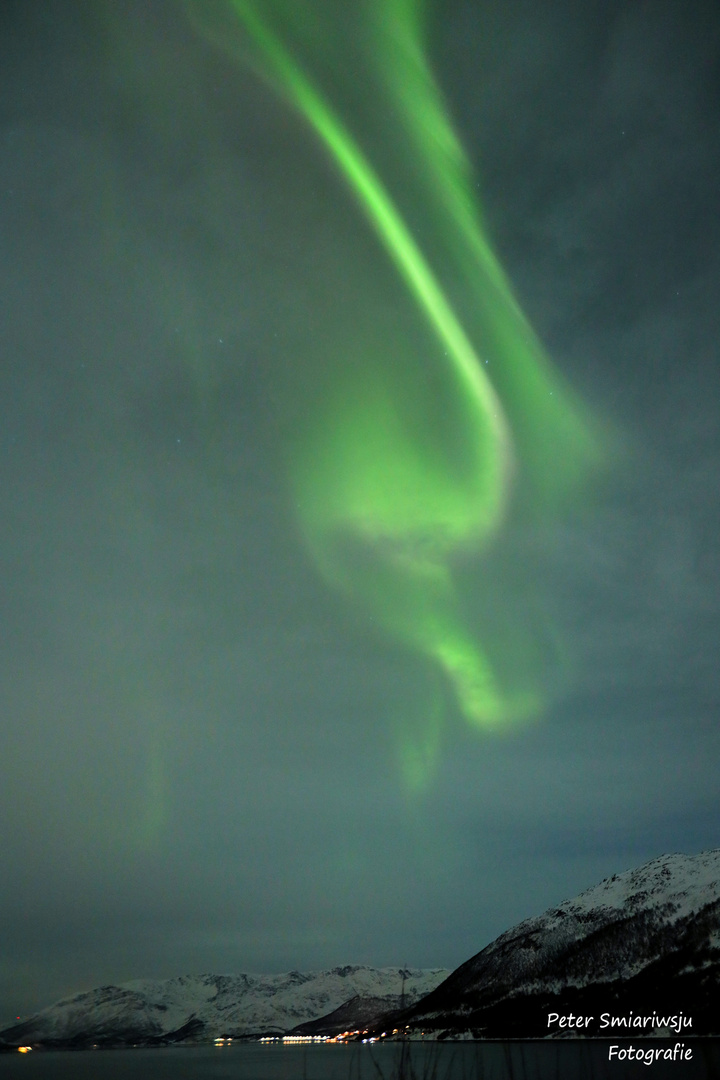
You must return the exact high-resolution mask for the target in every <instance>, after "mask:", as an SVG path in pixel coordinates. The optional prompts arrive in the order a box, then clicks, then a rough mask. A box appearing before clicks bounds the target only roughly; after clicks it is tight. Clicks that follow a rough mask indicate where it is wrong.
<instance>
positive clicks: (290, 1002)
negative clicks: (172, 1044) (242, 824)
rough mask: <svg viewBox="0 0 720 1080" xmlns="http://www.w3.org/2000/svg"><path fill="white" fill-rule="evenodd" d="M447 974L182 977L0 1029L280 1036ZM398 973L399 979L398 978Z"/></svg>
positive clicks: (352, 970)
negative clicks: (357, 1002) (351, 1004)
mask: <svg viewBox="0 0 720 1080" xmlns="http://www.w3.org/2000/svg"><path fill="white" fill-rule="evenodd" d="M447 975H448V971H447V970H444V969H435V970H431V971H420V970H417V969H406V970H405V971H404V973H403V970H402V969H400V968H369V967H341V968H333V969H332V970H330V971H314V972H299V971H291V972H289V973H288V974H285V975H185V976H180V977H179V978H175V979H166V980H163V981H152V980H149V979H138V980H135V981H133V982H128V983H123V984H122V985H120V986H101V987H99V988H98V989H96V990H89V991H87V992H86V993H82V994H76V995H75V996H73V997H70V998H64V999H63V1000H62V1001H58V1002H57V1003H56V1004H55V1005H51V1006H50V1007H49V1008H47V1009H43V1010H42V1012H39V1013H37V1014H36V1015H35V1016H32V1017H30V1018H29V1019H27V1020H25V1021H23V1022H22V1023H20V1024H16V1025H14V1026H13V1027H10V1028H7V1029H6V1030H5V1031H3V1032H0V1038H2V1039H4V1040H5V1041H6V1042H8V1043H11V1044H18V1043H30V1044H35V1043H42V1044H44V1045H46V1046H53V1045H54V1046H60V1045H62V1046H84V1045H92V1044H97V1045H119V1044H127V1043H148V1042H165V1041H180V1040H183V1039H205V1038H214V1037H216V1036H243V1035H256V1034H282V1033H285V1032H287V1031H289V1030H291V1029H292V1028H294V1027H297V1026H298V1025H299V1024H302V1023H305V1022H307V1021H309V1020H314V1019H316V1018H318V1017H320V1016H324V1015H325V1014H327V1013H330V1012H332V1011H334V1010H335V1009H337V1008H338V1007H339V1006H341V1005H343V1004H344V1003H345V1002H347V1001H348V1000H350V999H351V998H356V997H358V996H360V997H363V998H366V997H371V998H381V999H383V1001H387V1003H388V1004H387V1006H386V1007H388V1008H391V1007H393V1006H394V1007H397V1006H398V1005H399V1003H400V995H401V991H402V988H403V982H404V993H405V1000H406V1001H411V1002H415V1001H418V1000H419V998H421V997H422V996H424V995H425V994H427V993H428V992H429V991H430V990H432V989H434V988H435V987H436V986H437V984H438V983H439V982H441V981H442V980H443V979H444V978H445V977H446V976H447ZM403 976H404V977H403Z"/></svg>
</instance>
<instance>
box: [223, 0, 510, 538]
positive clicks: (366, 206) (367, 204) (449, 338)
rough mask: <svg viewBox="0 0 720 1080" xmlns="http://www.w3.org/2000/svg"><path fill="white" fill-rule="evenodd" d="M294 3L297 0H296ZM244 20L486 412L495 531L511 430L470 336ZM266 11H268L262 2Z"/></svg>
mask: <svg viewBox="0 0 720 1080" xmlns="http://www.w3.org/2000/svg"><path fill="white" fill-rule="evenodd" d="M291 2H294V3H296V2H297V0H291ZM230 3H231V5H232V7H233V8H234V10H235V11H236V13H237V15H238V16H239V18H240V19H241V20H242V21H243V23H244V24H245V26H246V28H247V30H248V31H249V32H250V34H251V35H252V37H253V38H254V39H255V41H256V42H257V44H258V45H259V47H260V48H261V50H262V52H263V54H264V56H265V57H266V58H267V60H268V62H269V64H270V65H271V66H272V68H273V70H274V74H275V75H276V77H277V78H278V80H279V81H280V83H281V85H282V86H283V87H284V89H285V90H286V92H287V94H288V96H289V97H290V99H291V100H292V101H293V103H294V104H295V105H296V107H297V108H298V109H299V110H300V111H301V112H302V113H303V115H304V116H305V117H306V119H307V120H309V122H310V123H311V124H312V126H313V127H314V129H315V131H316V132H317V134H318V135H319V136H320V139H321V140H322V142H323V143H324V144H325V146H326V147H327V149H328V150H329V151H330V153H331V154H332V156H333V157H334V159H335V161H336V163H337V165H338V166H339V168H340V170H341V172H342V173H343V175H344V177H345V179H346V180H347V181H348V182H349V183H350V185H351V187H352V188H353V190H354V191H355V194H356V196H357V198H358V201H359V202H360V205H361V207H362V208H363V210H364V211H365V213H366V214H367V216H368V218H369V219H370V221H371V223H372V224H373V226H374V227H375V229H376V231H377V233H378V235H379V237H380V239H381V240H382V242H383V244H384V245H385V247H386V249H387V251H388V253H389V255H390V257H391V258H392V260H393V261H394V263H395V265H396V266H397V268H398V270H399V271H400V273H401V274H402V276H403V278H404V279H405V281H406V282H407V284H408V286H409V288H410V289H411V291H412V292H413V294H414V295H415V298H416V300H417V301H418V303H419V304H420V305H421V307H422V308H423V309H424V311H425V314H426V316H427V318H428V320H429V322H430V324H431V326H432V328H433V330H434V331H435V333H436V335H437V337H438V338H439V340H440V343H441V344H442V345H443V346H444V347H445V348H446V349H447V351H448V355H449V357H450V358H451V359H452V361H453V362H454V364H455V367H456V370H457V373H458V375H459V377H460V379H461V380H462V383H463V385H464V386H465V390H466V392H467V393H468V394H470V395H471V396H472V397H474V398H475V399H476V401H477V405H478V407H479V408H480V409H481V410H484V414H485V422H486V424H487V426H488V427H489V429H490V430H491V431H492V434H493V436H494V442H495V452H494V454H492V455H491V460H488V461H486V463H485V469H486V470H487V473H488V475H492V481H491V483H488V485H487V487H488V492H487V501H486V507H485V510H486V525H487V526H488V527H491V526H492V525H493V524H494V523H495V521H496V520H497V517H498V515H499V513H500V511H501V508H502V503H503V495H504V484H503V481H504V479H505V475H504V473H505V453H506V452H507V449H508V447H509V438H508V431H507V425H506V423H505V420H504V416H503V412H502V407H501V405H500V402H499V400H498V398H497V395H496V394H495V391H494V390H493V387H492V385H491V383H490V381H489V380H488V378H487V377H486V375H485V373H484V372H483V370H482V368H481V366H480V363H479V360H478V357H477V355H476V353H475V350H474V349H473V347H472V345H471V343H470V341H469V339H468V337H467V335H466V333H465V331H464V330H463V328H462V326H461V325H460V323H459V322H458V320H457V318H456V317H455V314H454V312H453V310H452V308H451V307H450V305H449V303H448V302H447V300H446V298H445V296H444V295H443V292H442V290H441V288H440V286H439V285H438V283H437V281H436V280H435V277H434V275H433V273H432V271H431V269H430V267H429V266H428V264H427V262H426V261H425V259H424V258H423V255H422V252H421V251H420V249H419V248H418V246H417V244H416V243H415V241H414V240H413V238H412V236H411V235H410V233H409V231H408V229H407V228H406V226H405V224H404V222H403V220H402V218H401V216H400V214H399V213H398V211H397V209H396V208H395V206H394V205H393V201H392V199H391V198H390V195H389V194H388V192H387V191H386V189H385V187H384V186H383V184H382V181H381V180H380V178H379V177H378V176H377V174H376V173H375V171H374V169H373V168H372V166H371V164H370V163H369V161H368V160H367V158H366V157H365V155H364V154H363V152H362V150H361V149H360V147H359V146H358V145H357V144H356V142H355V141H354V139H353V138H352V136H351V135H350V133H349V132H348V131H347V130H346V129H345V127H344V125H343V124H342V122H341V121H340V120H339V118H338V117H336V116H335V115H334V113H333V111H332V110H331V108H330V107H329V106H328V104H327V103H326V102H325V101H324V100H323V98H322V96H321V95H320V93H319V92H318V91H317V90H316V89H315V87H314V86H313V84H312V82H311V80H310V79H309V78H308V77H307V76H306V75H305V74H304V73H303V72H302V70H301V69H300V68H299V66H298V65H297V64H296V63H295V62H294V61H293V59H292V57H291V56H290V55H289V54H288V53H287V52H286V50H285V49H284V48H283V46H282V44H281V42H280V41H279V40H278V38H277V37H276V36H275V35H274V34H273V33H272V31H271V30H270V28H269V27H268V26H267V25H266V24H265V23H264V22H263V20H262V18H261V17H260V16H259V15H258V13H257V10H256V8H257V6H258V5H257V4H256V3H253V2H247V0H230ZM260 7H262V0H261V4H260Z"/></svg>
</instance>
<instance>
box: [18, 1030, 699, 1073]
mask: <svg viewBox="0 0 720 1080" xmlns="http://www.w3.org/2000/svg"><path fill="white" fill-rule="evenodd" d="M620 1045H622V1046H625V1047H627V1046H629V1045H630V1041H627V1042H624V1043H621V1044H620ZM639 1045H642V1046H643V1047H644V1048H645V1047H646V1048H649V1047H651V1046H653V1047H667V1048H670V1049H672V1047H673V1046H674V1045H675V1044H674V1042H673V1041H672V1040H661V1039H657V1040H655V1039H653V1040H643V1041H642V1042H641V1043H640V1044H639ZM609 1046H610V1043H609V1042H605V1041H604V1040H602V1041H601V1040H592V1041H589V1040H588V1041H569V1040H568V1041H561V1042H543V1043H538V1042H525V1043H501V1042H492V1043H455V1044H449V1043H413V1044H405V1046H404V1047H403V1046H401V1045H400V1044H398V1043H394V1044H386V1045H383V1046H364V1045H358V1044H351V1045H345V1046H343V1045H335V1046H279V1045H277V1044H271V1045H260V1044H259V1043H240V1044H235V1045H233V1046H231V1047H227V1046H225V1047H220V1048H216V1047H210V1046H203V1047H168V1048H160V1049H152V1050H148V1049H136V1050H130V1049H129V1050H95V1051H92V1050H82V1051H52V1052H46V1053H43V1052H40V1051H35V1052H32V1053H29V1054H3V1055H0V1080H19V1078H22V1080H565V1078H566V1077H567V1078H568V1080H605V1078H606V1077H607V1078H608V1080H609V1078H611V1077H612V1078H613V1080H624V1078H625V1077H631V1076H632V1077H637V1076H638V1075H644V1070H643V1067H642V1064H641V1063H639V1062H636V1061H630V1062H628V1061H621V1062H618V1061H613V1062H609V1061H608V1048H609ZM685 1046H686V1047H692V1049H693V1054H692V1059H691V1060H690V1061H683V1062H682V1063H678V1062H671V1061H657V1062H655V1063H653V1064H652V1065H651V1066H650V1070H651V1071H650V1073H649V1075H650V1076H651V1077H652V1078H653V1080H664V1078H665V1077H670V1076H672V1077H682V1080H712V1078H713V1077H717V1076H720V1045H718V1043H717V1042H713V1041H711V1040H701V1039H692V1040H686V1041H685ZM401 1055H402V1061H401Z"/></svg>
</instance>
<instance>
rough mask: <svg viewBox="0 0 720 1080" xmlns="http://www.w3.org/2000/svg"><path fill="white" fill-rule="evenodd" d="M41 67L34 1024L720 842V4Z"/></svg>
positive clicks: (26, 172) (9, 997)
mask: <svg viewBox="0 0 720 1080" xmlns="http://www.w3.org/2000/svg"><path fill="white" fill-rule="evenodd" d="M294 12H302V13H303V17H302V18H300V17H298V19H297V20H295V21H293V20H292V19H289V16H290V15H291V14H292V13H294ZM241 16H244V18H243V17H241ZM0 48H1V49H2V50H3V63H2V64H0V84H1V85H2V97H1V99H0V100H2V102H3V110H2V116H1V117H0V147H1V149H2V153H0V181H1V182H0V230H1V232H0V234H1V235H2V239H3V242H2V245H0V248H1V250H0V305H1V306H2V316H1V317H0V336H1V338H2V350H1V351H0V356H1V358H2V359H1V360H0V410H1V412H0V491H1V492H2V514H0V559H1V565H2V568H3V569H2V577H1V578H0V586H1V593H0V595H1V597H2V620H0V632H1V640H2V648H1V649H0V688H1V689H0V693H1V694H2V716H3V722H2V724H0V754H1V755H2V758H1V760H2V762H3V766H4V772H3V783H2V784H1V785H0V813H1V814H2V820H3V822H4V823H5V827H4V829H3V832H2V848H1V850H0V854H1V856H2V862H3V866H4V868H5V875H6V888H5V889H4V890H3V897H2V900H1V901H0V915H1V917H2V920H3V926H4V927H5V928H6V931H7V932H6V935H5V941H6V945H5V947H4V950H3V954H2V957H0V991H1V993H0V1001H1V1002H2V1003H3V1009H4V1012H5V1014H6V1019H7V1020H11V1019H13V1018H14V1017H15V1016H16V1015H18V1014H23V1013H26V1012H29V1011H30V1010H34V1009H37V1008H41V1007H43V1006H45V1005H47V1004H49V1003H50V1002H51V1001H53V1000H55V999H57V998H59V997H60V996H62V995H65V994H71V993H75V992H77V991H79V990H83V989H87V988H90V987H94V986H99V985H109V984H116V983H120V982H123V981H126V980H129V979H133V978H138V977H157V978H165V977H171V976H176V975H179V974H184V973H190V972H242V971H256V972H268V973H271V972H283V971H291V970H298V971H303V970H318V969H322V968H326V967H332V966H335V965H343V964H351V963H367V964H371V965H377V966H384V965H395V966H397V965H400V964H404V963H407V964H409V965H411V966H417V967H423V966H426V967H433V966H443V967H450V968H452V967H454V966H456V965H458V964H460V963H462V962H464V961H465V960H466V959H467V958H468V957H470V956H471V955H473V954H474V953H476V952H477V951H478V950H479V949H481V948H482V947H483V946H484V945H486V944H487V943H488V942H489V941H490V940H491V939H492V938H493V937H494V936H495V935H497V934H499V933H501V932H502V931H504V930H505V929H507V927H508V926H510V925H513V924H514V923H516V922H518V921H519V920H520V919H522V918H525V917H530V916H533V915H535V914H537V913H538V912H540V911H542V910H544V909H546V908H548V907H550V906H552V905H557V904H559V903H560V902H561V901H562V900H563V899H565V898H566V897H569V896H573V895H576V894H577V893H579V892H580V891H582V890H583V889H584V888H587V887H588V886H590V885H592V884H593V883H595V882H597V881H599V880H600V879H601V878H603V877H606V876H609V875H612V874H614V873H619V872H622V871H623V870H625V869H627V868H629V867H631V866H635V865H639V864H641V863H642V862H644V861H647V860H649V859H651V858H654V857H657V856H658V855H661V854H663V853H665V852H669V851H684V852H687V853H693V852H696V851H699V850H701V849H703V848H710V847H716V846H717V844H718V839H717V810H718V806H717V759H718V752H719V751H720V745H719V742H718V740H719V737H720V736H719V735H718V726H717V722H716V713H717V702H718V699H719V698H720V683H719V681H718V671H717V651H718V644H719V637H720V620H719V618H718V609H719V607H720V586H719V584H718V583H719V582H720V574H718V567H719V566H720V561H719V559H720V554H719V548H718V537H720V511H719V508H718V502H717V498H716V496H715V492H716V491H717V490H718V487H719V484H718V473H720V434H719V432H720V428H719V426H718V406H717V403H718V401H719V400H720V386H719V385H718V372H719V371H720V366H719V365H718V362H717V342H718V340H720V327H719V326H718V305H717V293H718V283H719V279H720V261H719V259H718V252H720V243H718V239H719V238H718V235H717V233H718V218H717V213H716V202H717V190H716V189H717V176H718V175H720V150H719V149H718V143H717V138H716V128H717V106H716V103H717V100H718V95H717V91H718V83H717V64H716V58H717V55H718V49H720V18H719V16H718V11H717V5H716V4H710V3H705V2H702V0H698V2H697V3H693V4H687V3H680V0H668V2H667V3H658V4H654V5H643V4H636V3H630V2H629V0H603V2H602V3H601V2H600V0H598V2H597V3H595V2H594V0H590V2H589V4H583V5H578V4H576V3H571V2H570V0H557V3H553V4H552V5H537V4H535V3H531V2H530V0H504V2H503V3H494V2H487V3H485V2H484V0H437V2H434V3H427V4H418V3H415V2H414V0H413V2H411V0H404V2H400V0H388V2H387V3H384V4H382V5H381V4H379V3H374V2H370V0H367V2H359V0H358V2H357V3H352V4H350V3H346V2H345V0H307V3H305V2H304V0H303V3H302V4H301V5H300V4H298V5H295V4H293V5H288V4H287V3H281V2H279V0H278V2H277V3H275V4H270V3H267V4H266V3H260V0H257V2H256V3H247V4H244V5H241V6H235V5H234V4H233V3H232V2H231V0H212V3H211V2H210V0H208V3H207V4H202V5H201V11H200V13H198V4H197V3H193V4H190V3H185V2H184V0H8V2H7V3H5V4H3V5H2V6H1V10H0Z"/></svg>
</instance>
